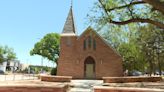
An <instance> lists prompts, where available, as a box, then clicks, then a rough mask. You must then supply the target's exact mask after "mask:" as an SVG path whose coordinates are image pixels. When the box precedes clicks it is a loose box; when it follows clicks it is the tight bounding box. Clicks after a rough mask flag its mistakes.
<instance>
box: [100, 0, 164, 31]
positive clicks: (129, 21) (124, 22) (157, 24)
mask: <svg viewBox="0 0 164 92" xmlns="http://www.w3.org/2000/svg"><path fill="white" fill-rule="evenodd" d="M99 3H100V4H101V6H102V7H103V9H104V11H105V13H106V15H107V16H109V14H108V12H109V11H108V10H107V9H106V8H105V5H104V4H103V2H102V0H99ZM126 7H127V6H126ZM108 22H109V23H113V24H116V25H125V24H129V23H135V22H141V23H150V24H153V25H156V26H158V27H160V28H162V29H164V24H163V23H161V22H158V21H154V20H151V19H142V18H132V19H129V20H126V21H113V20H112V19H109V20H108Z"/></svg>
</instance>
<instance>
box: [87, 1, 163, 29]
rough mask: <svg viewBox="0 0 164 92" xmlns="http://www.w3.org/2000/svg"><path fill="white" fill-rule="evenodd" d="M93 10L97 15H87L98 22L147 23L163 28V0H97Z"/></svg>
mask: <svg viewBox="0 0 164 92" xmlns="http://www.w3.org/2000/svg"><path fill="white" fill-rule="evenodd" d="M93 11H94V12H97V13H98V14H97V15H99V16H97V15H96V16H95V14H94V15H93V16H90V15H89V16H90V17H92V18H90V19H91V21H99V23H100V24H101V23H102V22H105V24H106V23H109V24H115V25H125V24H129V23H149V24H153V25H155V26H156V27H158V28H162V29H164V1H163V0H98V2H97V3H96V4H95V8H94V9H93ZM100 20H101V21H100ZM96 23H97V22H96Z"/></svg>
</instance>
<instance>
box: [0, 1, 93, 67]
mask: <svg viewBox="0 0 164 92" xmlns="http://www.w3.org/2000/svg"><path fill="white" fill-rule="evenodd" d="M95 1H96V0H74V1H73V10H74V17H75V23H76V28H77V30H78V33H79V34H81V33H82V32H83V31H84V30H85V29H86V28H87V26H89V25H86V22H87V17H86V15H87V14H88V13H89V12H90V10H91V9H92V7H93V5H94V2H95ZM70 6H71V0H0V45H3V46H4V45H8V46H9V47H12V48H13V49H14V52H15V53H16V54H17V59H18V60H20V62H21V63H24V64H32V65H41V57H40V56H37V55H35V56H30V55H29V52H30V50H31V49H32V48H33V47H34V44H35V43H36V42H38V41H39V40H40V39H41V38H42V37H43V36H44V35H46V34H47V33H52V32H56V33H59V34H60V33H61V32H62V30H63V26H64V23H65V21H66V17H67V15H68V12H69V9H70ZM43 61H44V64H43V65H45V66H55V65H54V64H52V63H51V62H48V60H46V59H44V60H43Z"/></svg>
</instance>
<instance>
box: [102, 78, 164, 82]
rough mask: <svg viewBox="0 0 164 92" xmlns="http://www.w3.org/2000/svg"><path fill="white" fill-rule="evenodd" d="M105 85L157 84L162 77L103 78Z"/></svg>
mask: <svg viewBox="0 0 164 92" xmlns="http://www.w3.org/2000/svg"><path fill="white" fill-rule="evenodd" d="M102 79H103V81H104V83H127V82H157V81H162V77H138V76H136V77H103V78H102Z"/></svg>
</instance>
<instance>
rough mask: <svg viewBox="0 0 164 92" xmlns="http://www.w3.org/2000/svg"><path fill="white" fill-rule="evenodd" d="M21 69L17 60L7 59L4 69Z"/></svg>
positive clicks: (13, 70)
mask: <svg viewBox="0 0 164 92" xmlns="http://www.w3.org/2000/svg"><path fill="white" fill-rule="evenodd" d="M20 69H21V64H20V61H19V60H10V61H7V66H6V71H12V72H15V71H19V70H20Z"/></svg>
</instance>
